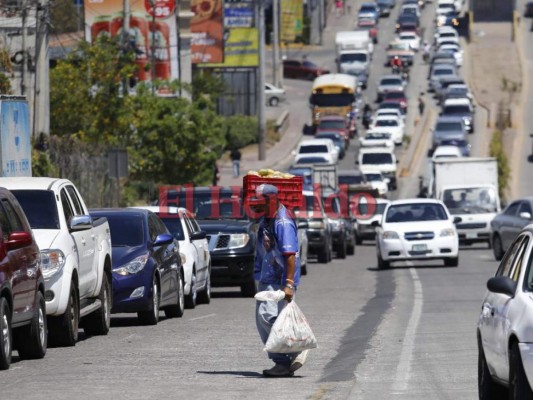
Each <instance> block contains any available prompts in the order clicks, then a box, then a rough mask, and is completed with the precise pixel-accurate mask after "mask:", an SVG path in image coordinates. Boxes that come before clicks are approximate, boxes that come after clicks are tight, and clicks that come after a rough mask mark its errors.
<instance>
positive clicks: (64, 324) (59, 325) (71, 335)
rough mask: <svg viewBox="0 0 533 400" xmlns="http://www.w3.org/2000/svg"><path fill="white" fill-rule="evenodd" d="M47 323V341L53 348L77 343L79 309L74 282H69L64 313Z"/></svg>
mask: <svg viewBox="0 0 533 400" xmlns="http://www.w3.org/2000/svg"><path fill="white" fill-rule="evenodd" d="M48 322H49V325H50V326H49V329H48V341H49V343H51V344H53V345H54V346H65V347H67V346H74V345H76V342H77V341H78V329H79V325H80V307H79V298H78V291H77V289H76V286H75V285H74V281H71V282H70V294H69V298H68V303H67V309H66V310H65V313H64V314H63V315H61V316H60V317H57V318H52V319H51V320H49V321H48Z"/></svg>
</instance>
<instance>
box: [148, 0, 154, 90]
mask: <svg viewBox="0 0 533 400" xmlns="http://www.w3.org/2000/svg"><path fill="white" fill-rule="evenodd" d="M148 1H149V2H150V7H152V32H151V33H152V35H151V36H152V40H151V42H152V43H151V46H150V53H151V54H150V80H151V81H152V82H151V85H150V86H151V87H152V96H154V95H155V1H154V0H148Z"/></svg>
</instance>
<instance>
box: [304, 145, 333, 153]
mask: <svg viewBox="0 0 533 400" xmlns="http://www.w3.org/2000/svg"><path fill="white" fill-rule="evenodd" d="M327 152H328V146H326V145H325V144H310V145H304V146H300V151H299V153H300V154H312V153H327Z"/></svg>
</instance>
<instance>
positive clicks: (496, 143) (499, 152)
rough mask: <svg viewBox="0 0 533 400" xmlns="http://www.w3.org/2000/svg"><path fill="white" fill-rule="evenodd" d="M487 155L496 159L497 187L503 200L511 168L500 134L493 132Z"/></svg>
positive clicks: (499, 132)
mask: <svg viewBox="0 0 533 400" xmlns="http://www.w3.org/2000/svg"><path fill="white" fill-rule="evenodd" d="M489 154H490V156H491V157H494V158H496V160H497V162H498V186H499V194H500V198H501V199H502V200H503V199H505V190H506V189H507V188H508V186H509V178H510V177H511V167H510V166H509V160H508V159H507V155H506V154H505V150H504V148H503V142H502V132H501V131H494V133H493V134H492V139H491V141H490V147H489Z"/></svg>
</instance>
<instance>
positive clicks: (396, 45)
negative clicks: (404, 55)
mask: <svg viewBox="0 0 533 400" xmlns="http://www.w3.org/2000/svg"><path fill="white" fill-rule="evenodd" d="M389 50H409V43H402V42H396V43H391V44H390V45H389Z"/></svg>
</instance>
